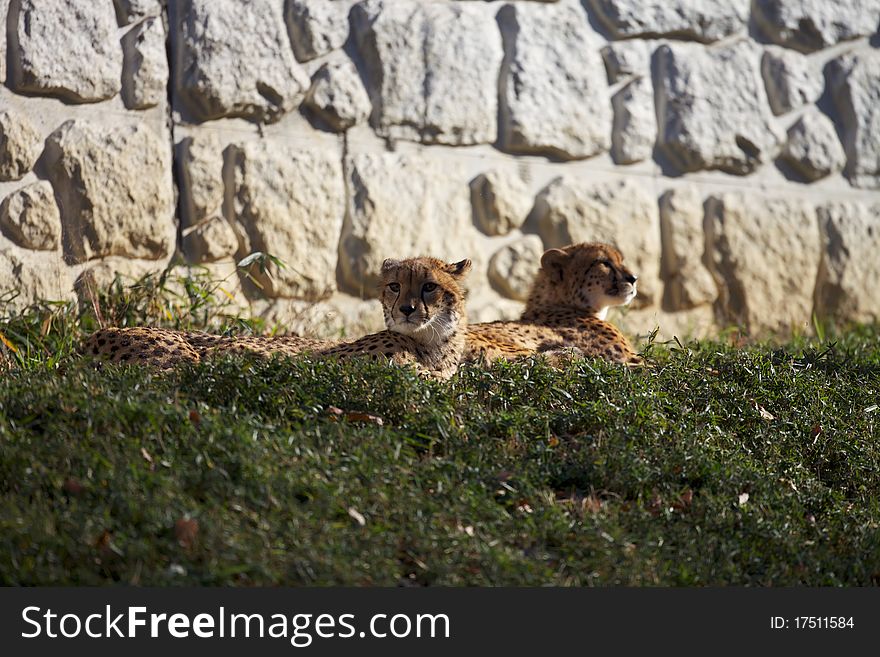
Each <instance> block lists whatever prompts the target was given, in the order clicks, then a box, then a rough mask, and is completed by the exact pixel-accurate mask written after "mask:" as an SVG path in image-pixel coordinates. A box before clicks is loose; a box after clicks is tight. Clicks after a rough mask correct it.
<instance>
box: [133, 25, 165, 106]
mask: <svg viewBox="0 0 880 657" xmlns="http://www.w3.org/2000/svg"><path fill="white" fill-rule="evenodd" d="M122 47H123V51H124V52H125V73H124V77H123V80H122V98H123V100H124V101H125V106H126V107H128V108H130V109H146V108H148V107H153V106H155V105H158V104H159V103H161V102H162V101H163V100H165V97H166V94H167V91H166V89H167V87H168V59H167V57H166V54H165V26H164V25H163V24H162V18H161V17H156V18H148V19H147V20H145V21H143V22H141V23H140V24H138V25H137V26H135V27H133V28H132V29H131V31H130V32H129V33H128V34H126V35H125V37H124V38H123V40H122Z"/></svg>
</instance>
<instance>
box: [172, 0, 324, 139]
mask: <svg viewBox="0 0 880 657" xmlns="http://www.w3.org/2000/svg"><path fill="white" fill-rule="evenodd" d="M177 4H179V5H180V7H179V8H178V9H177V10H176V11H175V12H174V13H175V15H176V16H177V17H178V20H179V22H178V29H179V30H180V33H179V35H178V37H177V41H178V48H179V49H180V51H181V52H180V55H179V63H178V68H177V69H176V71H177V72H176V80H177V92H178V94H179V96H180V98H181V99H182V100H183V102H184V103H185V104H186V105H187V107H188V108H189V109H190V111H191V112H192V113H193V114H194V116H195V118H196V119H198V120H203V121H206V120H210V119H216V118H220V117H224V116H241V117H245V118H249V119H253V120H256V121H265V122H272V121H277V120H278V119H280V118H281V116H283V115H284V114H285V113H287V112H290V111H292V110H294V109H296V107H297V106H298V105H299V104H300V101H302V99H303V97H304V96H305V92H306V91H307V90H308V88H309V80H308V76H306V74H305V72H304V71H303V70H302V68H300V66H299V65H298V64H297V63H296V60H295V59H294V58H293V52H292V51H291V47H290V41H289V39H288V37H287V34H286V30H284V23H283V19H282V16H281V8H280V5H279V4H278V3H275V2H264V1H260V0H181V2H180V3H177Z"/></svg>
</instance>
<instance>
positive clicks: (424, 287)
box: [422, 283, 437, 292]
mask: <svg viewBox="0 0 880 657" xmlns="http://www.w3.org/2000/svg"><path fill="white" fill-rule="evenodd" d="M436 289H437V284H436V283H425V284H424V285H422V292H433V291H434V290H436Z"/></svg>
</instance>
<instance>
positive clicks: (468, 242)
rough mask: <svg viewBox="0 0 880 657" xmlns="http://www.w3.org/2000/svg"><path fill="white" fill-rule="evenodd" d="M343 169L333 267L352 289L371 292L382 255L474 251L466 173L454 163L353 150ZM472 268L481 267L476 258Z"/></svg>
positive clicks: (364, 293)
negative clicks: (344, 197) (344, 205)
mask: <svg viewBox="0 0 880 657" xmlns="http://www.w3.org/2000/svg"><path fill="white" fill-rule="evenodd" d="M347 172H348V181H347V182H348V185H349V190H348V191H349V193H348V203H349V206H348V217H347V219H346V222H345V226H344V227H343V229H342V239H341V240H340V242H339V248H340V261H339V264H340V268H341V273H342V277H343V281H344V282H345V283H346V285H347V286H348V287H349V289H350V290H351V291H352V292H354V293H356V294H358V295H360V296H375V287H376V284H377V283H378V281H379V278H378V274H379V271H380V269H381V266H382V262H383V261H384V260H385V258H388V257H396V256H403V255H405V254H424V255H432V256H435V257H438V258H448V259H450V260H452V259H456V260H460V259H462V258H466V257H467V258H474V259H476V258H478V257H479V256H480V253H479V252H478V251H477V250H476V249H474V248H473V247H472V244H473V237H474V234H475V233H476V231H475V230H474V229H473V227H472V226H471V208H470V203H469V194H468V187H467V183H466V182H465V180H466V178H465V177H464V175H463V174H462V173H461V172H460V171H458V170H457V167H456V166H449V165H448V164H447V163H441V162H435V161H432V160H429V159H422V158H419V157H415V156H408V155H402V154H398V153H375V154H374V153H363V154H362V153H358V154H355V155H353V156H351V157H350V158H349V162H348V165H347ZM401 217H407V220H406V221H401V220H400V218H401ZM474 271H475V272H478V271H480V267H479V265H478V262H477V261H475V262H474ZM475 278H476V277H475V276H472V277H471V281H470V283H471V284H473V283H474V279H475Z"/></svg>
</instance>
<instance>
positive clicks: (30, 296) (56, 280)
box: [0, 239, 73, 312]
mask: <svg viewBox="0 0 880 657" xmlns="http://www.w3.org/2000/svg"><path fill="white" fill-rule="evenodd" d="M0 242H2V239H0ZM11 291H14V292H15V294H16V296H15V298H14V299H11V300H9V301H8V302H7V304H6V308H5V309H6V311H7V312H9V311H13V312H15V311H21V310H23V309H24V308H26V307H27V306H29V305H30V304H32V303H36V302H37V301H67V300H70V299H73V277H72V275H71V272H70V269H69V268H68V267H66V266H65V265H64V262H63V260H62V259H61V257H60V255H59V254H57V253H49V252H45V251H23V250H21V249H15V248H6V247H5V246H3V245H0V295H4V294H5V293H8V292H11ZM7 299H9V297H7Z"/></svg>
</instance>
